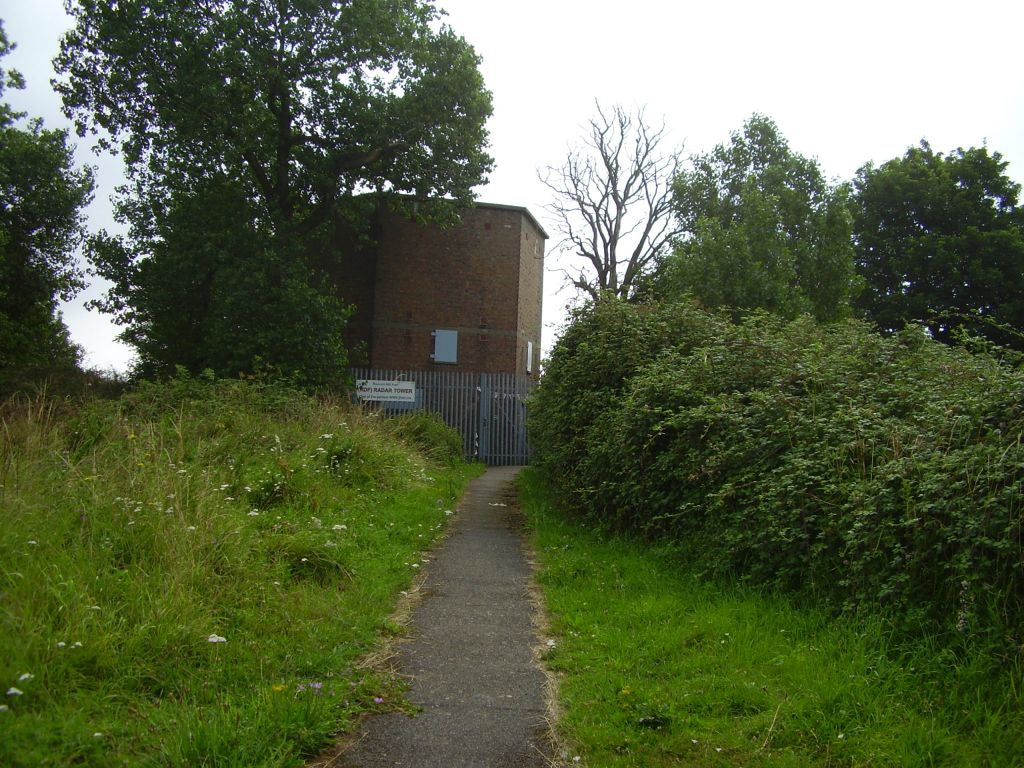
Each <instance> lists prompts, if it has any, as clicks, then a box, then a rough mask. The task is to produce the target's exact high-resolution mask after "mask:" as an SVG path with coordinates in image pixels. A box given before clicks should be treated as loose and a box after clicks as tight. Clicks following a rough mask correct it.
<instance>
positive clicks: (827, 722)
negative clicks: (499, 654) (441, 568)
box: [519, 468, 1024, 768]
mask: <svg viewBox="0 0 1024 768" xmlns="http://www.w3.org/2000/svg"><path fill="white" fill-rule="evenodd" d="M519 480H520V483H519V484H520V497H521V501H522V505H523V508H524V511H525V513H526V516H527V520H528V522H529V523H530V528H531V529H532V531H533V544H534V549H535V551H536V553H537V559H538V561H539V564H540V570H539V573H538V577H537V578H538V581H539V583H540V585H541V588H542V589H543V592H544V597H545V602H546V605H547V608H548V613H549V615H550V619H551V621H550V629H549V630H548V631H549V632H550V633H551V634H552V635H553V636H554V637H553V638H552V643H551V644H550V645H549V646H548V648H547V650H546V651H545V653H544V661H545V663H546V664H547V666H548V667H549V668H550V669H551V670H553V671H554V672H555V673H556V674H557V676H558V688H559V721H558V724H557V727H558V732H559V734H560V736H561V737H562V739H563V740H565V741H566V742H567V743H566V744H565V750H566V751H567V754H569V755H578V756H580V757H581V760H580V764H582V765H589V766H601V767H602V768H624V767H625V766H644V767H645V768H660V767H661V766H664V767H665V768H668V766H672V767H673V768H678V767H679V766H700V767H701V768H704V767H705V766H729V767H730V768H731V767H732V766H763V767H764V768H768V767H769V766H770V767H772V768H778V767H779V766H794V767H796V766H822V768H824V767H825V766H837V765H842V766H851V767H852V766H879V765H889V766H897V765H898V766H921V767H922V768H923V767H924V766H932V767H935V766H963V768H967V767H968V766H980V765H993V766H995V765H1005V766H1019V765H1020V764H1021V759H1022V758H1021V755H1022V739H1024V706H1022V705H1024V699H1022V693H1021V692H1022V690H1024V688H1022V686H1021V683H1022V681H1024V679H1022V668H1021V665H1020V663H1019V660H1018V661H1016V662H1014V663H1010V664H1004V663H1003V662H1002V660H1001V659H999V658H998V657H996V656H992V655H991V654H989V653H988V648H987V647H986V646H985V645H984V644H981V645H980V646H979V645H973V646H972V645H971V644H970V643H965V644H964V647H961V648H958V649H956V651H955V652H953V651H951V650H949V649H943V648H941V644H940V643H939V642H938V641H937V639H936V638H934V637H930V636H925V637H923V638H918V639H914V640H897V639H895V638H894V636H893V633H892V632H891V627H890V626H889V625H888V623H887V622H886V621H885V620H884V619H882V618H880V617H877V616H867V615H861V616H857V617H839V618H833V617H830V616H829V615H828V613H827V612H826V611H823V610H821V609H820V608H816V607H800V606H797V605H794V604H793V602H792V601H790V600H787V599H785V598H783V597H780V596H776V595H771V594H766V592H765V590H762V589H757V588H752V587H751V586H749V585H745V584H743V583H742V582H740V581H738V580H734V579H721V580H718V581H717V582H712V581H709V580H707V579H705V578H702V577H701V574H700V573H699V567H697V564H696V563H695V562H694V561H693V560H692V559H690V558H688V557H687V556H686V551H687V549H688V548H683V550H682V551H680V548H678V547H675V546H673V545H671V544H669V543H662V544H660V545H659V544H651V543H650V542H643V541H638V540H636V539H629V538H626V537H618V536H608V535H604V534H602V532H600V531H595V530H594V528H593V526H592V525H589V524H588V523H587V522H585V521H580V520H574V519H572V517H571V516H570V515H567V514H566V513H565V510H564V509H563V508H562V507H561V506H560V505H559V503H558V502H557V500H556V498H555V489H553V488H552V487H551V486H550V485H549V484H547V483H545V482H544V481H543V480H544V478H543V477H542V476H541V475H540V474H539V473H537V472H536V471H534V470H533V469H532V468H530V469H527V470H526V471H525V472H524V473H523V474H522V475H520V478H519Z"/></svg>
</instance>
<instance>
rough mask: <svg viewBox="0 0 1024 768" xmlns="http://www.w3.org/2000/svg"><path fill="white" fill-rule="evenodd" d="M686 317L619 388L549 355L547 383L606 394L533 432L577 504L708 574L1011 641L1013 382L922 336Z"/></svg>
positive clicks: (1015, 561) (1018, 579)
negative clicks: (684, 326)
mask: <svg viewBox="0 0 1024 768" xmlns="http://www.w3.org/2000/svg"><path fill="white" fill-rule="evenodd" d="M656 311H666V310H665V309H664V308H662V309H661V310H656ZM687 311H688V312H689V313H694V312H696V310H693V309H689V310H687ZM690 327H691V328H694V329H700V330H701V331H702V332H703V333H704V337H703V338H702V339H699V340H694V339H692V338H686V339H684V340H683V343H682V344H679V345H675V346H670V345H665V346H664V347H663V351H662V352H661V354H660V356H658V357H657V358H656V359H655V360H653V361H649V362H648V363H647V364H646V365H643V366H636V367H635V368H634V369H633V371H632V372H630V373H629V374H627V378H626V380H625V381H624V382H623V383H622V384H621V385H620V387H621V391H620V392H618V393H612V392H609V391H608V390H601V389H600V388H599V387H596V386H594V384H593V383H592V380H591V379H588V378H587V377H586V376H578V375H576V374H575V372H576V371H577V370H579V369H580V368H579V366H580V362H581V361H582V359H584V357H586V356H584V355H581V354H580V353H579V352H578V351H570V350H569V349H568V348H563V349H561V350H559V352H558V353H557V354H556V355H554V356H553V357H552V362H551V364H550V366H549V371H550V372H551V374H552V375H553V378H554V380H555V381H556V382H558V383H559V385H560V387H561V391H565V392H568V391H571V390H572V388H573V387H572V384H573V383H575V384H576V389H577V390H579V391H580V392H581V397H582V398H585V397H587V393H588V391H589V393H590V394H591V395H593V393H594V392H595V391H598V392H600V393H601V395H602V396H603V397H604V398H605V399H604V400H603V402H602V407H601V408H599V409H593V410H592V411H591V412H590V413H588V414H587V416H586V418H583V419H579V420H577V421H576V422H575V423H573V424H572V428H571V429H570V430H567V431H566V433H565V434H563V435H561V436H559V434H558V432H557V430H553V429H551V428H550V426H549V425H545V427H548V429H547V431H546V432H545V434H546V437H547V439H549V440H551V439H553V440H555V442H556V443H559V441H560V443H559V444H558V445H556V446H555V447H554V449H552V447H551V446H546V447H545V451H546V452H547V456H548V457H559V458H564V457H567V456H569V457H571V462H570V463H571V472H569V473H561V476H562V478H563V482H566V483H567V485H568V488H569V490H570V492H571V493H572V495H573V497H574V498H575V500H576V502H577V504H578V506H579V507H580V508H581V509H582V510H585V512H586V514H588V515H590V516H592V517H593V518H594V519H595V520H597V521H600V522H602V523H605V524H608V525H612V526H615V527H617V528H623V529H630V530H635V531H641V532H643V533H645V534H647V535H657V536H668V537H671V538H672V539H674V540H675V541H678V542H680V544H681V546H683V547H684V548H685V549H686V550H687V551H688V552H689V554H690V556H691V557H693V558H695V559H696V560H697V561H699V562H700V563H701V565H702V566H703V569H704V571H705V572H706V573H708V574H726V573H728V574H733V575H739V576H740V577H742V578H744V579H746V580H748V581H750V582H752V583H755V584H762V585H768V586H770V587H773V588H781V589H784V590H787V591H790V592H796V593H800V594H805V595H810V596H813V597H814V598H815V599H821V600H824V601H825V602H827V603H828V604H831V605H833V606H834V607H836V608H837V609H845V610H855V609H859V608H861V607H865V606H868V607H873V606H878V605H881V606H883V607H885V609H886V610H887V611H889V612H890V613H891V614H892V615H894V616H896V617H898V620H899V623H900V624H902V625H903V626H904V627H905V628H914V627H918V626H925V625H927V626H931V627H936V626H940V627H944V628H946V629H948V630H958V631H959V632H960V633H970V634H974V635H977V634H988V635H991V636H992V637H991V639H992V640H994V641H995V642H998V643H1003V642H1005V640H1006V637H1005V636H1004V635H1005V633H1006V632H1009V633H1010V635H1011V641H1012V642H1019V637H1020V634H1021V631H1022V629H1024V579H1022V576H1024V573H1022V559H1021V538H1020V530H1021V523H1022V511H1021V501H1020V499H1021V485H1022V481H1024V448H1022V445H1021V436H1022V433H1024V410H1022V392H1024V376H1022V375H1021V374H1020V373H1019V372H1015V371H1013V370H1011V369H1009V368H1007V367H1005V366H1003V365H1001V364H1000V363H999V362H998V361H997V360H996V359H995V358H993V357H991V356H989V355H987V354H971V353H969V352H966V351H964V350H962V349H952V348H949V347H946V346H945V345H941V344H938V343H936V342H932V341H931V340H929V339H928V338H927V337H926V336H925V335H924V334H923V333H922V332H921V331H920V330H918V329H911V330H908V331H906V332H904V333H903V334H902V335H900V336H897V337H892V338H882V337H881V336H879V335H878V334H876V333H875V332H873V331H872V330H871V329H870V328H869V327H868V326H866V325H864V324H862V323H857V322H848V323H843V324H837V325H832V326H820V325H818V324H816V323H815V322H813V321H812V320H810V319H801V320H797V321H794V322H790V323H786V322H783V321H781V320H779V319H777V318H773V317H770V316H767V315H755V316H753V317H751V318H749V319H748V320H746V321H745V322H744V323H742V324H740V325H730V324H727V323H721V322H711V321H710V320H709V321H708V322H705V323H692V324H691V326H690ZM576 331H577V333H579V332H580V329H578V328H577V329H576ZM648 344H650V339H648ZM580 346H581V345H580V344H579V343H578V342H577V344H576V350H578V349H579V348H580ZM638 346H643V342H641V343H640V344H638ZM647 348H648V349H650V346H648V347H647ZM595 354H597V352H595V351H593V350H590V351H588V352H587V355H595ZM607 354H608V355H609V357H616V358H617V352H616V351H615V350H609V351H608V353H607ZM587 365H589V366H590V367H592V368H597V367H599V364H595V363H594V362H593V361H591V360H587ZM546 386H547V382H546V381H545V383H544V385H543V386H542V387H541V392H542V393H543V391H544V389H545V387H546ZM556 393H557V390H556ZM546 396H547V397H551V396H552V395H551V394H550V393H549V394H548V395H546ZM549 413H550V411H546V410H545V409H544V408H538V409H536V411H535V414H534V418H535V419H549V418H551V417H550V416H549ZM559 418H562V419H565V418H567V417H566V416H565V415H564V414H560V416H559ZM543 428H544V427H542V429H543ZM573 429H575V430H578V431H576V432H573V431H572V430H573ZM1012 638H1018V639H1017V640H1012Z"/></svg>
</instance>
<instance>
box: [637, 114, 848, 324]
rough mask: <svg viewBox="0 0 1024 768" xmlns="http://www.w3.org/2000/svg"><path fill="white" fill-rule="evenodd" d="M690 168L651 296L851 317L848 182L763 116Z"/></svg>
mask: <svg viewBox="0 0 1024 768" xmlns="http://www.w3.org/2000/svg"><path fill="white" fill-rule="evenodd" d="M690 165H691V167H690V168H689V169H686V170H684V171H682V172H681V173H680V174H679V175H678V176H677V177H676V179H675V184H674V195H675V209H676V215H677V216H678V219H679V222H680V225H681V227H680V229H681V230H682V233H683V234H682V237H681V239H680V241H679V243H678V245H677V247H676V249H675V251H674V253H673V254H672V256H670V257H669V258H668V259H666V260H665V262H664V263H663V264H662V266H661V269H660V271H659V275H658V277H657V278H656V279H655V280H654V281H653V286H654V288H653V290H654V292H655V293H660V294H662V295H674V294H681V293H691V294H693V296H695V297H696V298H697V299H699V300H700V301H701V302H702V303H703V304H704V305H706V306H709V307H719V306H726V307H732V308H734V309H737V310H750V309H753V308H763V309H767V310H769V311H771V312H775V313H778V314H781V315H783V316H787V317H792V316H795V315H797V314H800V313H803V312H809V313H811V314H813V315H814V316H815V317H816V318H818V319H821V320H832V319H835V318H837V317H841V316H843V315H844V314H846V313H847V311H848V306H849V299H850V296H851V293H852V291H853V288H854V284H855V273H854V268H853V252H852V247H851V243H850V217H849V213H848V211H847V205H846V196H847V189H846V187H845V186H842V185H840V186H838V187H833V186H830V185H829V184H828V183H827V182H826V181H825V179H824V177H823V176H822V174H821V169H820V168H819V167H818V163H817V161H815V160H813V159H810V158H806V157H804V156H802V155H800V154H797V153H795V152H793V151H792V150H791V149H790V147H789V145H788V143H787V142H786V140H785V139H784V138H783V137H782V136H781V135H780V133H779V130H778V127H777V126H776V125H775V123H774V122H773V121H772V120H770V119H769V118H767V117H764V116H762V115H754V116H752V117H751V118H750V119H749V120H747V122H746V123H744V125H743V130H742V131H740V132H735V133H733V134H732V137H731V140H730V142H729V144H720V145H718V146H717V147H715V148H714V150H712V151H711V152H710V153H707V154H704V155H697V156H694V157H692V158H691V161H690Z"/></svg>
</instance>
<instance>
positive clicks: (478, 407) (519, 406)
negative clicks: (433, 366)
mask: <svg viewBox="0 0 1024 768" xmlns="http://www.w3.org/2000/svg"><path fill="white" fill-rule="evenodd" d="M351 373H352V378H353V379H376V380H382V381H413V382H415V383H416V400H415V402H411V403H393V402H390V403H376V404H374V405H376V407H379V408H380V409H381V410H382V411H383V412H385V413H387V414H398V413H405V412H408V411H411V410H417V411H431V412H433V413H436V414H437V415H439V416H440V417H441V418H442V419H444V421H445V423H446V424H448V425H449V426H452V427H454V428H455V429H457V430H458V431H459V433H460V434H461V435H462V441H463V450H464V453H465V456H466V458H467V459H475V460H477V461H482V462H484V463H486V464H490V465H492V466H504V465H509V464H526V463H528V462H529V459H530V444H529V440H528V438H527V434H526V398H527V396H528V395H529V393H530V391H531V390H532V389H533V388H534V387H535V386H536V384H537V382H536V380H535V379H534V378H533V377H531V376H516V375H514V374H511V373H457V372H454V371H399V370H390V369H381V368H353V369H352V371H351Z"/></svg>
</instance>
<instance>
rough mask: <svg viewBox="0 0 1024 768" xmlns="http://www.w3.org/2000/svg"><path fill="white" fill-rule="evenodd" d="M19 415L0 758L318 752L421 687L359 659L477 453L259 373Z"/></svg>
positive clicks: (222, 762) (5, 524) (123, 760)
mask: <svg viewBox="0 0 1024 768" xmlns="http://www.w3.org/2000/svg"><path fill="white" fill-rule="evenodd" d="M0 419H2V421H0V507H2V510H3V512H2V518H0V650H2V652H0V689H2V690H3V691H5V692H6V694H7V695H5V696H3V700H2V704H3V707H4V709H3V710H2V711H0V764H2V765H5V766H7V765H10V766H21V765H25V766H28V765H32V766H36V765H53V766H56V765H96V766H110V765H156V766H194V765H210V766H214V765H216V766H286V765H298V764H301V762H302V760H303V758H304V757H308V756H309V755H312V754H314V753H315V752H316V751H317V749H318V748H319V747H321V746H322V745H323V744H324V743H325V742H326V741H328V740H329V739H330V737H331V735H332V734H334V733H336V732H338V731H339V730H343V729H344V728H345V727H346V726H347V725H349V724H351V723H352V722H353V718H354V717H355V716H356V715H357V714H358V713H360V712H363V711H366V710H368V709H379V708H384V707H389V706H394V705H395V704H396V702H397V701H398V700H399V699H400V696H401V694H400V691H398V690H397V689H396V687H395V685H396V684H395V682H394V681H391V680H388V679H385V678H383V677H381V676H379V675H378V674H376V673H374V672H372V671H370V670H365V669H362V668H360V667H359V665H358V663H357V662H358V660H359V658H360V656H361V655H363V654H364V653H365V652H366V651H368V650H369V649H370V648H371V647H372V646H373V644H374V643H375V641H376V639H377V638H378V636H379V634H380V633H381V632H383V631H387V630H388V623H387V616H388V614H389V613H390V610H391V608H392V606H393V603H394V597H395V595H396V593H397V592H398V590H400V589H402V588H403V587H404V586H405V585H407V584H408V583H409V581H410V579H411V578H412V575H413V574H415V572H416V570H417V568H418V567H419V565H420V558H421V551H422V550H423V549H424V548H426V547H429V546H430V544H431V543H432V542H433V541H434V540H435V539H436V537H437V536H438V535H439V533H440V531H441V529H442V527H443V525H444V521H445V519H446V516H445V512H446V510H448V509H450V508H451V505H452V504H453V502H454V501H455V499H456V497H457V496H458V495H459V493H460V492H461V489H462V487H463V484H464V482H465V480H466V479H467V478H468V477H469V475H470V474H471V473H472V472H473V470H472V469H471V468H467V467H466V466H465V465H462V464H461V463H452V462H450V461H441V462H435V461H431V460H429V459H428V458H426V457H425V456H424V454H423V453H422V452H421V451H420V450H419V449H417V448H415V447H414V446H413V445H412V443H406V442H403V441H402V439H401V435H399V434H398V433H397V432H398V430H399V427H396V426H393V425H391V424H389V423H388V422H385V421H383V420H381V419H379V418H375V417H373V416H367V415H363V414H362V413H359V412H357V411H353V410H352V409H351V408H350V407H348V406H347V405H345V404H343V403H335V402H324V401H318V400H313V399H310V398H308V397H306V396H304V395H301V394H298V393H295V392H291V391H288V390H285V389H280V388H275V387H269V386H259V385H255V384H249V383H243V382H218V383H214V382H202V381H196V380H188V379H179V380H175V381H172V382H170V383H167V384H162V385H147V386H143V387H142V388H141V389H139V390H138V391H136V392H134V393H131V394H129V395H126V396H124V397H122V398H121V399H119V400H115V401H100V400H93V401H87V402H85V403H82V404H78V405H70V404H68V403H66V402H64V401H60V400H57V399H53V398H48V397H46V396H38V397H34V398H15V399H12V400H10V401H8V402H6V403H5V404H4V405H3V407H2V409H0ZM421 431H422V430H421ZM417 434H418V433H417Z"/></svg>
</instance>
